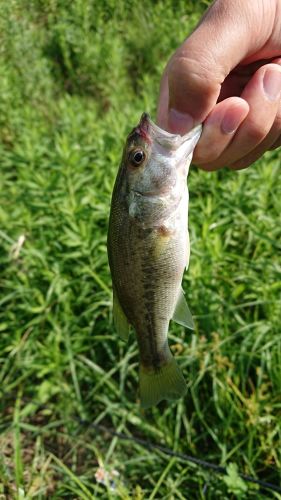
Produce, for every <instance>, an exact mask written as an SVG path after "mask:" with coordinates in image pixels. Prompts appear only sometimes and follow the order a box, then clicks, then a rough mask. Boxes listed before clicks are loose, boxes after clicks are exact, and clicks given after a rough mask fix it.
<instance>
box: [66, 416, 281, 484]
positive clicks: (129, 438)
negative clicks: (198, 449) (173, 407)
mask: <svg viewBox="0 0 281 500" xmlns="http://www.w3.org/2000/svg"><path fill="white" fill-rule="evenodd" d="M75 420H77V421H78V422H79V423H80V424H81V426H83V427H85V426H88V427H89V428H93V429H96V430H99V431H102V432H104V433H105V434H106V433H107V434H110V435H111V436H114V437H118V438H119V439H121V440H122V441H131V442H134V443H137V444H139V445H140V446H142V447H144V448H146V449H150V450H158V451H160V452H162V453H164V454H165V455H169V456H171V457H175V458H178V459H180V460H183V461H184V462H190V463H193V464H195V465H198V466H199V467H204V468H205V469H211V470H213V471H214V472H215V473H217V474H227V470H226V467H222V466H221V465H216V464H214V463H212V462H208V461H206V460H202V459H201V458H196V457H193V456H192V455H187V454H186V453H180V452H178V451H174V450H172V449H171V448H167V447H165V446H162V445H160V444H157V443H151V442H150V441H147V440H145V439H142V438H138V437H136V436H127V434H124V433H123V432H118V431H116V430H114V429H111V428H108V427H106V426H105V425H102V424H95V423H93V422H87V421H86V420H83V419H81V418H75ZM238 475H239V477H241V479H243V480H244V481H246V482H248V483H253V484H257V485H258V486H260V488H263V489H267V490H272V491H276V492H278V493H281V487H280V486H277V485H276V484H273V483H270V482H268V481H263V480H262V479H255V478H254V477H252V476H248V475H247V474H243V473H238Z"/></svg>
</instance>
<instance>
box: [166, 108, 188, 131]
mask: <svg viewBox="0 0 281 500" xmlns="http://www.w3.org/2000/svg"><path fill="white" fill-rule="evenodd" d="M193 125H194V120H193V118H192V116H191V115H189V114H188V113H180V111H177V110H176V109H174V108H171V109H170V110H169V113H168V129H169V131H170V132H172V133H173V134H180V135H184V134H186V133H187V132H189V130H191V129H192V127H193Z"/></svg>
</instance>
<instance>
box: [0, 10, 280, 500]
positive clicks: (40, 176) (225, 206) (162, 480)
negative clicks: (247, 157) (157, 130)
mask: <svg viewBox="0 0 281 500" xmlns="http://www.w3.org/2000/svg"><path fill="white" fill-rule="evenodd" d="M206 4H207V2H203V1H199V2H195V1H191V0H189V1H177V2H175V1H172V0H165V1H164V0H163V1H162V2H160V1H159V2H152V1H148V0H145V1H144V2H143V3H140V2H137V1H135V0H130V1H128V2H125V0H121V1H118V2H117V1H115V0H107V1H106V2H98V1H97V2H90V1H89V0H73V1H72V2H71V3H70V2H66V1H65V0H47V1H44V2H43V1H41V0H33V1H28V2H27V1H26V0H13V1H8V0H6V1H5V0H4V1H3V2H2V3H1V11H2V12H1V19H0V42H1V52H0V75H1V78H0V140H1V142H0V153H1V176H0V272H1V275H0V291H1V294H0V333H1V336H0V396H1V401H0V449H1V454H0V495H1V494H2V495H3V496H4V498H19V499H21V498H28V499H29V498H38V499H45V498H54V499H56V498H83V499H89V498H109V499H113V498H122V499H135V500H141V499H144V498H145V499H149V498H150V499H153V498H154V499H164V498H167V499H168V498H169V499H183V498H187V499H188V498H191V497H194V498H210V499H212V498H218V499H225V498H260V495H261V493H259V491H258V489H257V488H256V487H254V486H253V485H250V484H246V483H245V482H244V481H241V480H239V479H238V478H237V473H236V468H237V467H238V470H239V471H240V472H244V473H246V474H250V475H253V476H256V477H259V478H261V479H264V480H267V481H271V482H273V483H275V484H276V485H278V484H280V479H281V473H280V470H281V454H280V450H281V398H280V395H281V336H280V318H281V303H280V295H281V262H280V255H281V252H280V250H281V245H280V241H281V220H280V214H281V183H280V151H279V152H278V151H275V152H272V153H268V154H267V155H266V156H265V157H264V158H263V159H261V160H260V161H259V162H257V163H256V164H255V165H253V166H252V167H251V168H249V169H247V170H245V171H241V172H232V171H228V170H222V171H220V172H217V173H206V172H202V171H199V170H197V169H196V168H192V170H191V173H190V177H189V189H190V211H189V218H190V235H191V262H190V267H189V271H188V273H187V274H186V275H185V278H184V289H185V291H186V293H187V296H188V302H189V305H190V308H191V311H192V312H193V314H194V318H195V322H196V330H195V332H194V333H190V332H189V331H185V330H184V329H183V328H181V327H179V326H176V325H174V324H173V325H172V327H171V332H170V344H171V348H172V350H173V351H174V352H175V354H176V355H177V359H178V361H179V364H180V365H181V367H182V368H183V371H184V375H185V378H186V380H187V383H188V388H189V390H188V394H187V396H186V398H185V399H184V401H179V402H178V403H174V404H168V403H162V404H161V405H159V407H157V408H153V409H151V410H147V411H145V412H144V411H141V410H140V408H139V405H138V393H137V387H138V354H137V346H136V342H135V340H134V338H133V337H132V338H130V341H129V343H128V345H125V344H124V343H123V342H122V341H121V340H120V339H119V338H118V337H117V336H116V334H115V331H114V327H113V324H112V295H111V281H110V275H109V269H108V263H107V254H106V232H107V221H108V214H109V204H110V197H111V191H112V186H113V182H114V178H115V175H116V171H117V167H118V163H119V160H120V156H121V150H122V146H123V142H124V139H125V137H126V134H127V133H128V132H129V130H130V129H131V128H132V127H133V126H134V125H135V124H136V123H137V121H138V119H139V116H140V114H141V113H142V112H143V111H144V110H146V111H149V112H150V113H151V114H152V116H153V115H154V114H155V108H156V101H157V92H158V85H159V79H160V75H161V72H162V70H163V68H164V66H165V63H166V61H167V59H168V57H169V56H170V54H171V53H172V52H173V50H174V49H175V48H176V47H177V45H178V44H179V43H180V42H181V41H182V39H183V38H184V36H185V35H186V34H187V33H188V32H189V31H190V30H191V29H192V27H193V26H194V24H195V22H196V20H197V19H198V18H199V16H200V13H201V12H203V10H204V9H205V8H206ZM22 236H24V238H23V237H22ZM23 239H24V241H23ZM80 419H84V420H87V421H89V422H93V423H99V422H100V423H102V424H103V425H106V426H108V427H110V428H115V429H116V430H119V431H120V432H123V433H125V434H128V435H131V434H134V435H136V436H139V437H141V438H143V439H148V440H150V441H153V442H157V443H159V444H162V445H164V446H168V447H170V448H172V449H174V450H175V451H179V452H183V453H187V454H191V455H194V456H196V457H199V458H202V459H204V460H209V461H212V462H214V463H216V464H220V465H223V466H229V468H228V471H229V472H228V475H227V476H226V477H222V476H215V475H214V474H213V473H212V472H208V471H206V470H204V469H201V468H199V467H197V466H194V465H192V464H187V463H184V462H183V461H180V460H176V459H174V458H171V457H167V456H165V455H163V454H161V453H159V452H152V451H150V450H148V449H145V448H143V447H140V446H139V445H137V444H134V443H129V442H126V441H122V440H120V439H119V438H117V437H114V438H112V437H110V435H107V434H104V433H98V432H97V431H96V430H95V429H94V428H91V427H89V428H88V427H85V426H83V425H81V422H80ZM98 467H101V468H102V467H103V468H105V469H106V470H107V471H108V473H110V472H111V473H112V471H114V470H116V471H117V472H118V473H119V475H118V476H116V478H115V483H116V489H115V490H114V491H113V490H111V488H110V478H108V480H107V482H106V484H105V485H102V484H100V483H97V481H96V479H95V473H96V471H97V469H98ZM267 498H281V497H280V495H278V494H277V493H276V494H273V493H270V492H268V493H267Z"/></svg>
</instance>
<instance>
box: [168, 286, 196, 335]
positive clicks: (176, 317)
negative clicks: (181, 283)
mask: <svg viewBox="0 0 281 500" xmlns="http://www.w3.org/2000/svg"><path fill="white" fill-rule="evenodd" d="M172 320H173V321H175V322H176V323H178V324H179V325H182V326H185V327H186V328H189V329H190V330H194V328H195V326H194V322H193V319H192V315H191V312H190V310H189V307H188V305H187V303H186V300H185V297H184V291H183V289H182V288H181V289H180V293H179V297H178V301H177V305H176V308H175V311H174V314H173V317H172Z"/></svg>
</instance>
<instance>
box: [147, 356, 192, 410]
mask: <svg viewBox="0 0 281 500" xmlns="http://www.w3.org/2000/svg"><path fill="white" fill-rule="evenodd" d="M186 391H187V386H186V382H185V380H184V378H183V374H182V372H181V370H180V368H179V367H178V365H177V363H176V361H175V359H174V358H171V359H170V360H169V361H168V363H167V364H165V365H163V366H161V368H158V369H157V370H152V369H147V368H145V367H144V366H142V365H141V366H140V397H141V407H142V408H149V407H150V406H154V405H157V404H158V403H159V402H160V401H162V399H172V400H175V399H179V398H181V397H182V396H184V394H185V393H186Z"/></svg>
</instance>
